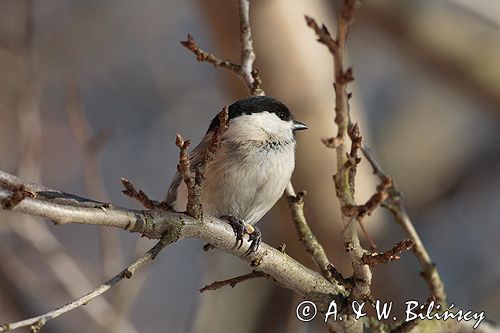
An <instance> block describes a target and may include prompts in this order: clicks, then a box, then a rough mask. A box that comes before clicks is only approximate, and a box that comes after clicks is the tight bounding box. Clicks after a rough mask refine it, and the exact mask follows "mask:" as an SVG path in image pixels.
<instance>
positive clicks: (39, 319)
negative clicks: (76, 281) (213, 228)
mask: <svg viewBox="0 0 500 333" xmlns="http://www.w3.org/2000/svg"><path fill="white" fill-rule="evenodd" d="M167 245H169V242H168V241H165V240H163V239H162V240H160V241H159V242H158V243H157V244H156V245H155V246H154V247H153V248H151V249H150V250H149V251H148V252H146V253H145V254H144V255H142V256H141V257H139V258H137V259H136V260H135V261H134V262H132V263H131V264H130V265H129V266H128V267H127V268H125V269H124V270H123V271H121V272H120V273H119V274H117V275H115V276H114V277H112V278H111V279H110V280H108V281H107V282H105V283H104V284H102V285H100V286H99V287H98V288H96V289H94V290H93V291H91V292H90V293H88V294H86V295H85V296H83V297H80V298H78V299H76V300H74V301H72V302H70V303H68V304H66V305H64V306H61V307H59V308H57V309H55V310H52V311H49V312H47V313H44V314H42V315H40V316H36V317H33V318H29V319H25V320H22V321H18V322H14V323H7V324H3V325H0V332H8V331H12V330H15V329H17V328H20V327H27V326H30V327H31V326H33V325H36V326H43V325H45V323H46V322H47V321H49V320H51V319H54V318H57V317H59V316H60V315H62V314H64V313H66V312H69V311H71V310H74V309H76V308H78V307H80V306H82V305H85V304H88V303H89V302H90V301H92V300H93V299H94V298H96V297H97V296H99V295H101V294H103V293H105V292H106V291H108V290H109V289H111V287H113V286H114V285H115V284H117V283H118V282H120V281H121V280H123V279H125V278H127V279H130V278H131V277H132V275H133V274H134V273H135V271H136V270H137V269H138V268H140V267H141V266H143V265H144V264H145V263H147V262H148V261H150V260H153V259H154V258H155V257H156V256H157V255H158V253H160V251H161V250H162V249H163V248H164V247H165V246H167Z"/></svg>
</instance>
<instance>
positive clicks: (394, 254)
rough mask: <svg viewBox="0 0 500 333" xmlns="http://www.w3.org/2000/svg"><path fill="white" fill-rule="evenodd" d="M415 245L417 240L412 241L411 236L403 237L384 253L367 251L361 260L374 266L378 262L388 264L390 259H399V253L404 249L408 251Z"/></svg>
mask: <svg viewBox="0 0 500 333" xmlns="http://www.w3.org/2000/svg"><path fill="white" fill-rule="evenodd" d="M414 245H415V242H414V241H412V240H411V239H409V238H406V239H403V240H402V241H401V242H399V243H397V244H396V245H394V247H393V248H392V249H390V250H388V251H386V252H384V253H377V252H371V253H365V254H364V255H363V257H362V258H361V260H362V261H363V263H365V264H367V265H369V266H371V267H374V266H376V265H378V264H386V263H388V262H390V261H394V260H399V259H400V257H399V256H398V254H400V253H402V252H403V251H407V250H410V249H412V248H413V246H414Z"/></svg>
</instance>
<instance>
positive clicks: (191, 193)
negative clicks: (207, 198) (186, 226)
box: [175, 105, 229, 218]
mask: <svg viewBox="0 0 500 333" xmlns="http://www.w3.org/2000/svg"><path fill="white" fill-rule="evenodd" d="M218 119H219V124H218V125H217V128H216V130H215V131H214V132H213V133H212V137H211V139H210V144H209V145H208V147H207V149H206V150H205V152H204V155H203V159H202V161H201V162H200V163H198V164H197V165H191V161H190V156H189V153H188V149H189V145H190V144H191V142H190V141H189V140H184V139H183V138H182V136H181V135H180V134H177V136H176V138H175V145H176V146H177V147H178V148H179V164H177V171H178V172H179V173H180V174H181V175H182V178H183V180H184V183H185V184H186V187H187V191H188V201H187V206H186V213H187V214H188V215H190V216H193V217H195V218H202V217H203V207H202V206H201V191H202V189H203V185H204V183H205V173H206V171H207V166H208V164H209V163H210V162H211V161H212V160H213V159H214V158H215V155H216V153H217V150H218V149H219V148H220V143H221V140H222V136H223V135H224V133H225V132H226V131H227V129H228V128H229V111H228V107H227V105H226V106H224V107H223V108H222V111H221V112H219V114H218ZM193 171H194V172H193Z"/></svg>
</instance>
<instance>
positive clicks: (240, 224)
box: [221, 215, 262, 255]
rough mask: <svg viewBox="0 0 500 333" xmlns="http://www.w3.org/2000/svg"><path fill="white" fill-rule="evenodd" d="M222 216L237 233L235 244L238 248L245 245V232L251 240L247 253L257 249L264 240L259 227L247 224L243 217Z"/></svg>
mask: <svg viewBox="0 0 500 333" xmlns="http://www.w3.org/2000/svg"><path fill="white" fill-rule="evenodd" d="M221 218H223V219H225V220H227V221H228V223H229V225H230V226H231V227H232V228H233V231H234V234H235V235H236V244H235V246H237V248H238V249H239V248H241V246H242V245H243V234H245V233H246V234H248V236H249V237H248V241H249V242H251V243H250V246H249V247H248V250H247V251H246V255H249V254H251V253H252V252H255V251H257V249H258V248H259V245H260V242H261V240H262V233H261V232H260V230H259V229H258V228H257V227H253V226H251V225H249V224H246V223H245V222H244V221H243V220H242V219H239V218H237V217H234V216H228V215H224V216H221Z"/></svg>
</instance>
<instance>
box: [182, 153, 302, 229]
mask: <svg viewBox="0 0 500 333" xmlns="http://www.w3.org/2000/svg"><path fill="white" fill-rule="evenodd" d="M285 148H286V149H282V150H271V151H264V152H262V153H260V154H259V155H253V156H252V159H251V161H249V159H248V158H246V157H242V158H233V159H231V160H232V161H235V162H234V163H232V164H231V165H228V164H225V163H220V161H221V160H222V159H223V158H227V156H223V155H224V154H227V153H229V152H222V153H221V152H219V153H221V154H219V153H218V158H217V157H216V160H215V161H214V162H213V163H211V164H210V166H209V168H208V170H207V174H206V183H205V185H204V187H203V191H202V197H201V202H202V206H203V211H204V213H205V214H209V215H212V216H216V217H220V216H223V215H230V216H234V217H237V218H239V219H242V220H244V221H245V222H246V223H249V224H254V223H256V222H258V221H259V220H260V219H261V218H262V217H263V216H264V215H265V214H266V213H267V212H268V211H269V210H270V209H271V208H272V207H273V206H274V204H275V203H276V201H278V199H279V198H280V197H281V196H282V195H283V192H284V190H285V187H286V186H287V184H288V182H289V181H290V177H291V175H292V172H293V168H294V164H295V163H294V162H295V161H294V160H295V156H294V146H292V145H290V147H285ZM233 157H234V156H233ZM225 160H226V161H227V159H225ZM186 198H187V190H186V186H185V184H181V186H180V188H179V193H178V195H177V201H176V207H175V208H176V209H177V210H185V207H186Z"/></svg>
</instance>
